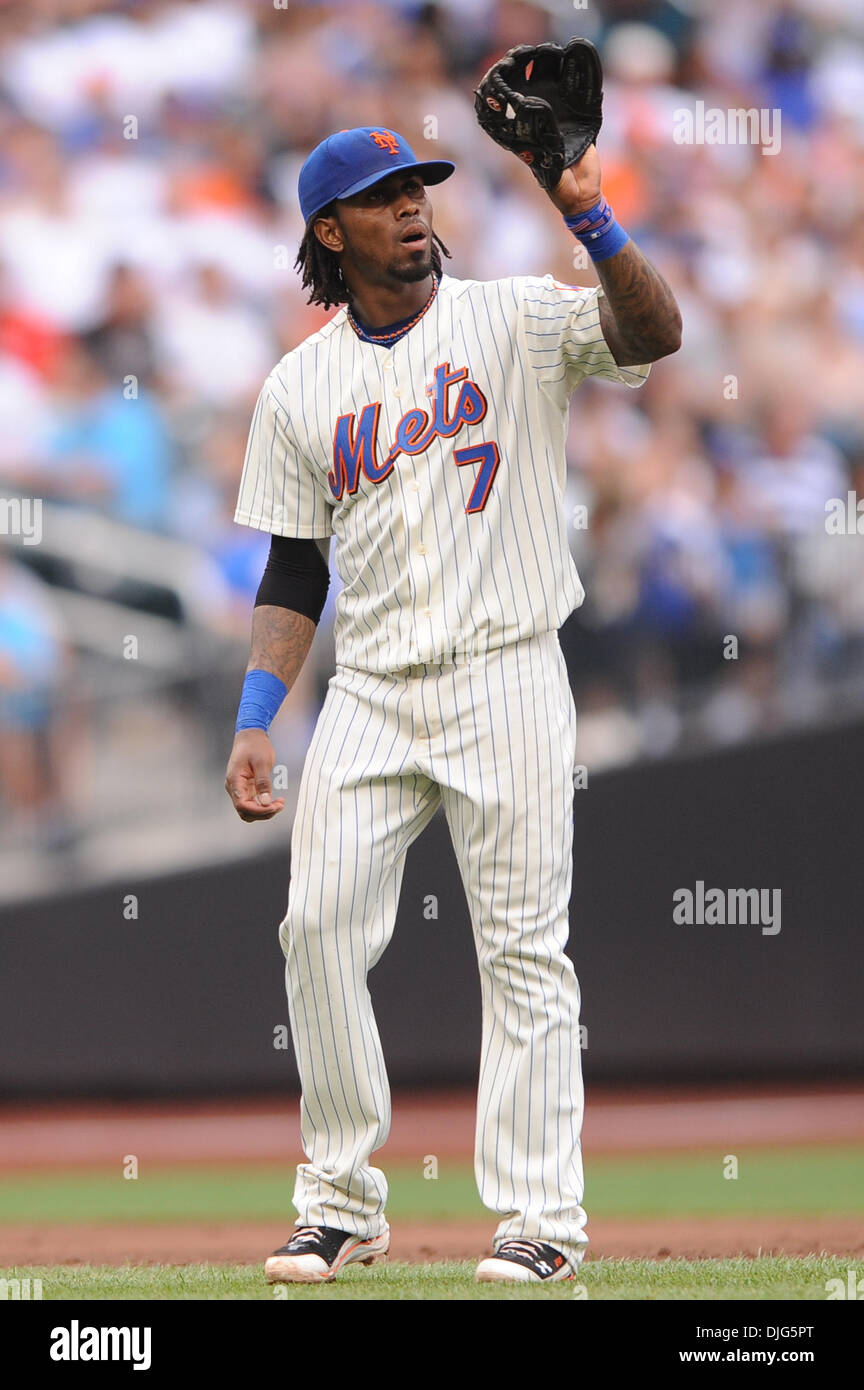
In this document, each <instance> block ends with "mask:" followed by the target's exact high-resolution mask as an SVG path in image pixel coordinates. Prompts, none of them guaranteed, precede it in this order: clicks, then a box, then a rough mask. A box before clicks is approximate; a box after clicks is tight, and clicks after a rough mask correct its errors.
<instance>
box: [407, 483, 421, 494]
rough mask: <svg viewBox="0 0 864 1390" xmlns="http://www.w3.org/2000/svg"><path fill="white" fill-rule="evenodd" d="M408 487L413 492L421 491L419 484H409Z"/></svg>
mask: <svg viewBox="0 0 864 1390" xmlns="http://www.w3.org/2000/svg"><path fill="white" fill-rule="evenodd" d="M408 486H409V488H410V489H411V491H412V492H419V491H420V484H419V483H409V484H408Z"/></svg>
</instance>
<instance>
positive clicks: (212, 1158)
mask: <svg viewBox="0 0 864 1390" xmlns="http://www.w3.org/2000/svg"><path fill="white" fill-rule="evenodd" d="M474 1107H475V1097H474V1095H473V1093H471V1092H455V1093H454V1092H452V1091H450V1092H428V1093H425V1094H423V1095H418V1094H416V1093H411V1094H404V1093H403V1094H399V1093H398V1092H397V1093H396V1094H395V1095H394V1097H393V1124H392V1128H391V1131H390V1138H389V1139H388V1141H387V1143H386V1145H385V1146H384V1148H383V1149H382V1150H381V1155H382V1159H383V1160H384V1161H385V1162H386V1161H388V1160H389V1161H390V1162H393V1161H396V1160H401V1159H409V1160H411V1159H416V1158H417V1156H418V1154H420V1155H422V1154H425V1153H434V1154H437V1155H438V1156H439V1158H444V1157H447V1158H452V1157H459V1158H470V1156H471V1152H472V1149H473V1144H474ZM298 1110H299V1106H298V1102H297V1099H296V1098H293V1097H286V1098H285V1101H284V1102H276V1101H274V1100H272V1099H270V1100H267V1101H265V1102H261V1101H258V1102H256V1101H243V1102H234V1103H231V1104H226V1103H224V1102H223V1103H219V1104H217V1103H213V1102H209V1103H202V1104H200V1105H190V1104H189V1103H185V1104H182V1105H181V1104H179V1103H178V1104H176V1105H173V1106H169V1105H165V1104H154V1103H153V1102H142V1103H140V1104H136V1105H101V1106H96V1105H81V1104H79V1105H66V1106H44V1105H39V1106H20V1105H19V1106H5V1107H3V1108H2V1109H0V1170H2V1169H7V1170H8V1169H21V1168H28V1169H33V1168H46V1167H47V1168H51V1167H54V1166H56V1165H58V1164H62V1165H63V1167H66V1168H68V1167H70V1166H72V1165H76V1164H81V1165H90V1164H100V1163H115V1162H116V1161H117V1155H118V1154H124V1153H134V1154H137V1155H138V1157H139V1158H140V1159H142V1160H143V1159H144V1158H146V1159H147V1160H148V1162H150V1163H184V1162H190V1163H200V1162H202V1161H209V1162H212V1163H234V1162H237V1163H243V1162H275V1163H280V1162H292V1163H293V1162H297V1161H298V1160H299V1158H300V1157H301V1153H302V1149H301V1143H300V1129H299V1120H298ZM583 1140H584V1147H585V1151H586V1153H595V1154H599V1153H638V1152H657V1151H658V1150H660V1151H673V1150H675V1151H680V1150H687V1149H698V1148H711V1147H713V1146H714V1145H721V1146H722V1147H723V1149H724V1152H726V1151H729V1150H731V1151H732V1152H734V1149H735V1145H742V1146H743V1145H763V1144H820V1143H830V1144H835V1143H855V1142H859V1141H860V1142H864V1091H862V1090H860V1089H857V1090H856V1089H852V1088H846V1089H842V1090H841V1089H839V1088H837V1089H834V1090H824V1089H820V1090H816V1089H810V1090H805V1089H801V1088H799V1089H796V1090H787V1091H785V1092H782V1091H781V1092H778V1091H777V1090H776V1089H774V1090H772V1091H770V1092H768V1091H766V1092H760V1091H757V1090H753V1089H751V1090H748V1091H746V1092H745V1091H741V1090H723V1091H717V1092H714V1093H711V1094H707V1095H706V1093H705V1092H704V1091H697V1090H694V1089H688V1090H681V1091H677V1092H675V1093H674V1094H670V1093H669V1092H668V1091H665V1092H656V1093H652V1092H646V1091H638V1092H635V1093H634V1094H632V1095H623V1094H622V1093H620V1092H612V1093H609V1092H603V1091H599V1090H591V1091H590V1092H589V1095H588V1099H587V1108H586V1118H585V1126H584V1132H583Z"/></svg>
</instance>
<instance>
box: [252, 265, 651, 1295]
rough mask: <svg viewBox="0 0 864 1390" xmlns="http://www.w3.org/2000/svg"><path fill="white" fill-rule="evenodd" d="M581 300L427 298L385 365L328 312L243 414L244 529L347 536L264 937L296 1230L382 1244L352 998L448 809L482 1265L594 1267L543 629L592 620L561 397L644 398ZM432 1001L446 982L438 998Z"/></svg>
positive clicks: (380, 1186) (549, 654) (562, 818)
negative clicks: (595, 379) (421, 841)
mask: <svg viewBox="0 0 864 1390" xmlns="http://www.w3.org/2000/svg"><path fill="white" fill-rule="evenodd" d="M600 294H602V291H601V290H597V289H581V288H578V287H575V286H567V285H560V284H558V283H557V282H556V281H554V280H553V279H552V277H551V276H548V275H547V276H545V277H542V278H541V277H536V278H534V277H523V278H517V279H505V280H497V281H486V282H481V281H472V280H457V279H454V278H453V277H451V276H447V275H445V276H443V278H442V279H441V281H440V282H439V286H438V289H437V293H436V294H435V295H434V296H433V298H432V299H431V300H430V302H429V304H428V306H427V307H426V309H425V310H424V311H423V312H422V313H421V314H420V315H419V316H418V317H417V319H416V321H415V322H414V324H413V326H412V327H411V328H410V330H409V331H408V332H407V333H406V334H405V335H404V336H403V337H402V338H400V339H399V340H398V341H397V342H396V344H395V346H393V347H391V348H386V347H382V346H380V345H377V344H373V343H369V342H366V341H364V340H363V339H362V338H361V337H360V336H359V335H358V333H357V332H356V330H355V328H354V327H353V325H352V324H351V322H350V319H349V317H348V315H347V313H346V310H345V309H344V308H342V309H340V310H339V311H338V312H337V313H336V314H335V315H334V317H333V318H332V319H331V320H330V321H329V322H328V323H327V324H326V325H325V327H324V328H322V329H321V330H320V331H319V332H317V333H315V334H313V335H312V336H311V337H309V338H307V339H306V340H305V341H304V342H303V343H301V344H300V346H299V347H297V348H295V349H294V350H293V351H292V352H289V353H288V354H287V356H285V357H284V358H283V359H282V361H281V362H280V363H279V364H278V366H277V367H276V368H275V369H274V370H273V372H272V373H271V374H270V376H269V378H268V379H267V382H266V383H265V385H264V388H263V390H262V392H261V395H260V397H259V400H258V404H257V407H256V410H255V415H254V419H253V423H252V429H251V433H250V438H249V445H248V449H247V454H246V460H245V463H244V468H243V476H242V481H241V485H240V495H239V499H238V504H237V511H236V514H235V520H236V521H238V522H242V523H243V524H245V525H247V526H254V527H258V528H259V529H261V530H263V531H269V532H272V533H275V534H277V535H281V536H294V537H326V536H330V535H334V536H335V537H336V548H335V557H334V559H335V564H336V567H337V569H338V572H339V576H340V578H341V580H342V589H341V591H340V593H339V594H338V597H337V600H336V625H335V642H336V671H335V674H334V675H333V677H332V678H331V680H330V683H329V687H328V690H327V695H326V698H325V701H324V705H323V707H322V710H321V713H320V716H319V719H318V724H317V727H316V730H315V733H314V735H313V738H312V742H311V745H310V748H309V751H308V754H307V758H306V762H305V766H304V770H303V776H302V779H301V785H300V791H299V798H298V804H297V810H296V816H295V821H294V826H293V830H292V839H291V884H290V891H289V901H288V909H287V912H286V915H285V918H284V920H283V922H282V923H281V926H280V939H281V942H282V947H283V950H284V953H285V958H286V982H287V990H288V1000H289V1008H290V1017H291V1026H292V1031H293V1037H294V1044H295V1049H296V1053H297V1060H298V1067H299V1071H300V1077H301V1082H302V1087H303V1098H302V1106H301V1119H302V1136H303V1144H304V1150H305V1152H306V1155H307V1159H308V1161H307V1162H306V1163H304V1164H301V1165H300V1167H299V1168H298V1177H297V1186H296V1191H295V1198H294V1200H295V1204H296V1206H297V1210H298V1213H299V1222H300V1224H302V1225H320V1224H324V1225H329V1226H335V1227H339V1228H341V1229H343V1230H346V1231H350V1232H352V1233H355V1234H358V1235H361V1236H363V1237H371V1236H377V1235H381V1234H382V1233H384V1232H385V1231H386V1229H387V1225H386V1220H385V1203H386V1197H387V1184H386V1181H385V1178H384V1175H383V1173H382V1172H381V1171H380V1170H379V1169H377V1168H375V1167H373V1166H372V1165H371V1164H370V1156H371V1154H372V1153H373V1152H374V1151H375V1150H376V1149H378V1148H380V1146H381V1145H382V1144H383V1143H384V1141H385V1139H386V1137H387V1134H388V1130H389V1122H390V1098H389V1091H388V1085H387V1078H386V1073H385V1068H384V1059H383V1057H382V1053H381V1047H380V1042H379V1038H378V1032H377V1028H376V1025H375V1020H374V1016H373V1013H372V1008H371V1002H370V998H369V993H368V989H367V984H366V976H367V972H368V971H369V969H370V968H371V967H372V966H373V965H374V964H375V962H376V960H377V959H378V958H379V956H380V955H381V953H382V952H383V950H384V949H385V947H386V945H387V943H388V941H389V940H390V936H391V934H392V931H393V926H394V921H395V916H396V908H397V904H398V900H399V891H400V886H401V881H402V871H403V867H404V861H405V854H406V851H407V849H408V846H409V845H410V844H411V842H412V841H413V840H414V839H415V838H416V837H417V835H419V833H420V832H421V830H422V829H423V827H424V826H425V825H426V824H427V823H428V821H429V820H430V819H431V817H432V815H433V814H434V812H435V810H436V809H437V807H438V806H439V805H443V808H444V812H445V815H446V817H447V821H448V825H449V828H450V832H451V836H452V840H453V846H454V850H455V853H456V858H457V861H458V864H459V869H460V872H461V875H462V882H463V884H464V888H465V892H466V896H467V900H468V905H469V909H470V913H471V920H472V925H473V930H474V935H475V943H476V948H477V955H478V961H479V966H480V973H481V983H482V1005H483V1030H482V1056H481V1069H480V1082H479V1096H478V1114H477V1138H476V1153H475V1171H476V1175H477V1183H478V1187H479V1190H480V1195H481V1197H482V1199H483V1201H484V1203H485V1204H486V1205H487V1206H488V1207H490V1208H491V1209H492V1210H494V1211H496V1212H498V1213H500V1214H501V1215H502V1221H501V1223H500V1224H499V1226H498V1229H497V1231H496V1233H495V1238H494V1239H495V1244H496V1245H497V1244H498V1243H500V1241H502V1240H504V1239H507V1238H510V1237H514V1236H523V1237H528V1238H536V1239H540V1240H544V1241H547V1242H548V1243H549V1244H551V1245H554V1246H556V1247H557V1248H558V1249H560V1250H562V1251H563V1252H564V1253H565V1254H566V1255H567V1256H568V1258H569V1259H570V1261H571V1264H572V1265H573V1266H574V1268H576V1267H578V1264H579V1261H580V1260H581V1257H582V1254H583V1253H584V1248H585V1245H586V1244H587V1235H586V1234H585V1230H584V1227H585V1221H586V1215H585V1212H584V1210H583V1208H582V1205H581V1203H582V1195H583V1178H582V1158H581V1148H580V1130H581V1123H582V1109H583V1090H582V1074H581V1053H580V1048H579V1036H578V1016H579V987H578V984H577V980H576V976H575V973H574V971H573V967H572V964H571V963H570V960H569V958H568V957H567V955H566V954H565V949H564V948H565V943H566V940H567V935H568V906H569V898H570V887H571V876H572V847H573V845H572V842H573V814H572V813H573V768H574V764H575V758H576V716H575V710H574V706H573V697H572V694H571V691H570V686H569V682H568V678H567V672H566V667H565V664H564V659H563V656H562V653H561V647H560V644H559V641H558V636H557V630H558V628H559V627H560V626H561V625H562V623H563V622H564V621H565V619H566V618H567V616H568V615H569V614H570V613H571V612H572V610H573V609H574V608H576V607H578V605H579V604H580V603H581V602H582V599H583V590H582V586H581V583H580V581H579V576H578V573H577V571H576V567H575V565H574V563H573V560H572V558H571V555H570V550H569V545H568V538H567V521H566V517H565V516H564V512H563V505H562V504H563V497H564V488H565V475H566V462H565V454H564V445H565V436H566V430H567V423H568V410H569V399H570V395H571V393H572V391H573V389H574V388H575V387H576V386H577V385H578V384H579V382H580V381H581V380H582V379H583V378H584V377H586V376H594V375H599V376H603V377H608V378H610V379H611V380H614V381H619V382H624V383H626V384H627V385H630V386H639V385H641V383H642V381H643V380H644V379H645V377H646V376H647V375H648V371H649V368H648V366H641V367H619V366H617V364H616V363H615V361H614V359H613V357H612V355H611V352H610V351H609V348H608V346H607V344H606V342H605V340H604V338H603V335H602V333H601V330H600V317H599V307H598V298H599V295H600ZM433 983H438V984H440V985H441V987H443V986H444V982H443V981H441V982H433Z"/></svg>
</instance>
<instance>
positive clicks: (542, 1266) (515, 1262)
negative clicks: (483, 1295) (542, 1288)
mask: <svg viewBox="0 0 864 1390" xmlns="http://www.w3.org/2000/svg"><path fill="white" fill-rule="evenodd" d="M575 1277H576V1276H575V1274H574V1273H573V1270H572V1268H571V1267H570V1265H569V1264H568V1263H567V1257H566V1255H562V1254H561V1251H560V1250H556V1249H555V1247H554V1246H553V1245H546V1244H544V1242H543V1241H542V1240H517V1239H514V1240H502V1242H501V1244H500V1245H499V1246H498V1249H497V1250H496V1251H495V1254H494V1255H491V1256H490V1257H489V1258H488V1259H486V1260H481V1261H480V1263H479V1265H478V1266H477V1280H478V1282H479V1283H481V1284H498V1283H504V1282H507V1281H509V1282H514V1281H515V1282H516V1283H523V1284H524V1283H529V1282H531V1283H543V1284H554V1283H555V1281H556V1280H558V1279H575Z"/></svg>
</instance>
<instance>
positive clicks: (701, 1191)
mask: <svg viewBox="0 0 864 1390" xmlns="http://www.w3.org/2000/svg"><path fill="white" fill-rule="evenodd" d="M723 1157H724V1156H723V1154H721V1153H720V1152H719V1150H718V1152H717V1153H709V1154H692V1153H691V1154H675V1155H669V1154H665V1155H654V1156H651V1157H632V1156H627V1157H616V1158H595V1159H593V1160H591V1161H590V1162H589V1164H588V1169H587V1189H586V1206H587V1207H588V1209H589V1212H590V1213H591V1215H594V1216H646V1217H650V1216H666V1215H675V1216H698V1215H709V1214H715V1215H718V1216H722V1215H755V1214H759V1213H776V1214H777V1215H791V1214H794V1213H796V1212H798V1213H806V1214H808V1215H811V1216H820V1215H831V1214H838V1215H853V1214H855V1213H857V1212H862V1211H864V1184H862V1182H861V1172H862V1167H864V1163H862V1150H861V1148H860V1147H858V1148H856V1147H852V1146H836V1147H830V1148H801V1149H761V1150H758V1149H752V1150H745V1149H740V1150H739V1151H738V1159H739V1176H738V1178H737V1179H735V1180H727V1179H724V1177H723ZM388 1177H389V1179H390V1201H389V1203H388V1215H389V1216H390V1217H391V1218H392V1219H393V1220H425V1219H429V1220H448V1219H451V1220H459V1219H472V1218H477V1219H478V1220H482V1219H483V1218H484V1217H486V1218H488V1215H489V1214H488V1212H486V1211H485V1209H484V1208H483V1206H482V1205H481V1203H480V1199H479V1197H478V1195H477V1190H476V1187H475V1185H474V1174H473V1171H472V1169H471V1167H470V1166H469V1165H467V1164H465V1163H457V1162H450V1161H448V1160H442V1161H441V1163H440V1165H439V1177H438V1178H437V1180H429V1181H427V1180H426V1179H424V1177H423V1170H422V1167H421V1165H420V1164H419V1163H417V1164H416V1165H411V1166H406V1165H404V1164H401V1165H393V1166H392V1167H390V1168H389V1169H388ZM293 1185H294V1170H293V1167H292V1166H291V1165H289V1164H286V1165H285V1167H282V1168H276V1167H273V1166H260V1167H258V1166H251V1165H247V1166H242V1167H240V1166H236V1167H226V1166H218V1167H207V1166H204V1165H195V1166H192V1165H184V1166H182V1167H181V1166H178V1167H173V1168H152V1169H148V1166H147V1163H146V1159H145V1160H143V1161H142V1163H141V1167H140V1176H139V1177H138V1178H137V1179H135V1180H126V1179H124V1178H123V1176H122V1171H121V1165H120V1163H119V1162H118V1164H117V1169H116V1172H114V1173H111V1172H109V1171H106V1170H104V1169H102V1170H99V1171H92V1170H88V1171H84V1172H78V1171H75V1170H74V1169H70V1170H69V1171H68V1172H65V1173H64V1172H58V1171H57V1170H52V1171H51V1172H47V1173H39V1174H31V1175H27V1176H23V1177H8V1176H7V1177H4V1178H3V1179H2V1181H0V1223H2V1222H26V1223H28V1224H29V1223H34V1222H54V1221H63V1222H89V1221H100V1222H111V1221H183V1220H186V1221H208V1220H217V1221H255V1220H262V1221H268V1220H274V1221H280V1220H281V1221H284V1220H285V1217H286V1215H288V1214H290V1215H291V1216H292V1220H293V1208H292V1205H291V1196H292V1191H293Z"/></svg>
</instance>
